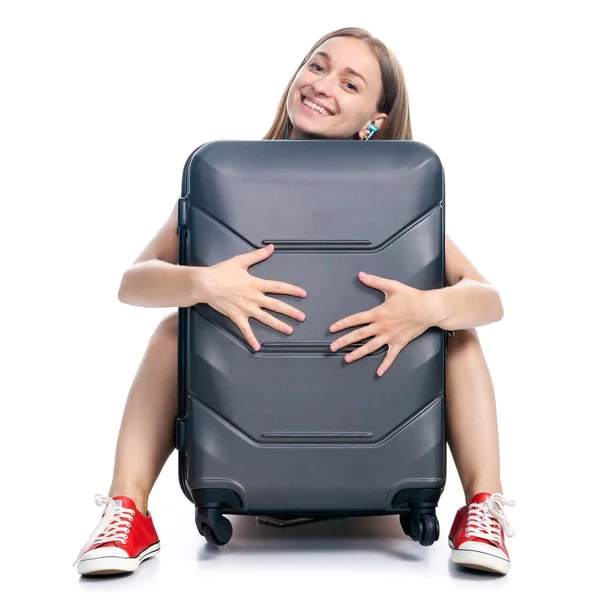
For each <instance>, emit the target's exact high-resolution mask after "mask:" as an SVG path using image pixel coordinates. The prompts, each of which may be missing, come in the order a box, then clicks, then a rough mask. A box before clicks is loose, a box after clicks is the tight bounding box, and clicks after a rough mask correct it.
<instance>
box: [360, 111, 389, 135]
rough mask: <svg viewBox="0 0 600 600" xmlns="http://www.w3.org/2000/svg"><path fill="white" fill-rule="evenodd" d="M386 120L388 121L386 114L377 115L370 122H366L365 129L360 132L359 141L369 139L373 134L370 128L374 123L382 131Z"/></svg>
mask: <svg viewBox="0 0 600 600" xmlns="http://www.w3.org/2000/svg"><path fill="white" fill-rule="evenodd" d="M386 119H387V115H386V114H385V113H377V114H376V115H375V116H374V117H373V118H371V119H369V121H367V122H366V124H365V126H364V127H362V128H361V129H360V130H359V132H358V139H359V140H362V139H364V138H366V137H369V133H371V132H370V131H369V126H370V125H371V123H373V124H374V125H375V127H377V129H381V127H382V126H383V124H384V123H385V120H386ZM375 135H377V134H375Z"/></svg>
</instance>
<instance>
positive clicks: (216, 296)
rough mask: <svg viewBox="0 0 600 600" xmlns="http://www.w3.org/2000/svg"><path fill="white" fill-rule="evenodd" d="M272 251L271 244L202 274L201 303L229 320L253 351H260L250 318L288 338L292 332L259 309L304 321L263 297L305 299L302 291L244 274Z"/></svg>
mask: <svg viewBox="0 0 600 600" xmlns="http://www.w3.org/2000/svg"><path fill="white" fill-rule="evenodd" d="M273 250H274V246H273V244H269V245H268V246H266V247H264V248H259V249H258V250H253V251H252V252H247V253H245V254H239V255H237V256H234V257H233V258H230V259H228V260H225V261H223V262H220V263H217V264H216V265H213V266H211V267H207V268H206V270H205V272H204V275H205V277H204V289H205V292H206V296H207V297H206V300H205V302H206V303H207V304H208V305H209V306H211V307H212V308H214V309H215V310H216V311H218V312H220V313H221V314H223V315H225V316H226V317H229V318H230V319H231V320H232V321H233V322H234V323H235V324H236V325H237V326H238V327H239V329H240V331H241V332H242V334H243V335H244V337H245V338H246V340H247V341H248V343H249V344H250V346H252V348H254V350H256V351H258V350H260V344H259V343H258V340H257V339H256V337H255V336H254V333H253V331H252V328H251V327H250V322H249V318H250V317H254V318H255V319H257V320H258V321H260V322H261V323H264V324H265V325H268V326H269V327H272V328H273V329H277V330H278V331H282V332H283V333H287V334H288V335H289V334H291V333H292V332H293V329H292V327H290V326H289V325H287V324H285V323H283V322H282V321H280V320H279V319H276V318H275V317H274V316H273V315H271V314H269V313H268V312H266V311H264V310H262V309H263V308H268V309H269V310H272V311H275V312H278V313H281V314H283V315H287V316H288V317H292V318H293V319H296V320H298V321H304V319H305V315H304V313H303V312H301V311H299V310H298V309H297V308H294V307H293V306H290V305H289V304H286V303H285V302H282V301H281V300H277V299H276V298H271V297H269V296H266V295H265V294H267V293H271V294H287V295H289V296H298V297H300V298H306V291H305V290H303V289H302V288H300V287H297V286H295V285H291V284H289V283H283V282H281V281H270V280H267V279H260V278H258V277H254V276H253V275H250V273H248V269H249V268H250V267H251V266H252V265H254V264H256V263H259V262H262V261H263V260H266V259H267V258H269V256H271V254H273Z"/></svg>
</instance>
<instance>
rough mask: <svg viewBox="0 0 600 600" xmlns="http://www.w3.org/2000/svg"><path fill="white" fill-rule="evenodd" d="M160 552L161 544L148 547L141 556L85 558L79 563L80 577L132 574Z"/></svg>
mask: <svg viewBox="0 0 600 600" xmlns="http://www.w3.org/2000/svg"><path fill="white" fill-rule="evenodd" d="M159 551H160V542H157V543H156V544H153V545H152V546H148V548H146V549H145V550H144V551H143V552H142V553H141V554H140V555H139V556H135V557H133V558H123V557H121V556H104V557H102V558H88V559H86V558H85V555H84V556H83V557H82V559H81V560H80V561H79V563H77V571H78V572H79V574H80V575H116V574H118V573H131V572H133V571H135V570H136V569H137V568H138V567H139V566H140V564H141V563H142V562H144V561H145V560H147V559H149V558H152V557H153V556H156V555H157V554H158V553H159Z"/></svg>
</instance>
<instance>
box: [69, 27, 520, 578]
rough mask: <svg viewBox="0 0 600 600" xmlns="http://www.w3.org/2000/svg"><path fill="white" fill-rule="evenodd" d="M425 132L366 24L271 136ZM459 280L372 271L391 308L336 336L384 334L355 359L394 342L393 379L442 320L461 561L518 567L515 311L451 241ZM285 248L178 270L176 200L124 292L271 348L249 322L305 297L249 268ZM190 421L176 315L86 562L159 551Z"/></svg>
mask: <svg viewBox="0 0 600 600" xmlns="http://www.w3.org/2000/svg"><path fill="white" fill-rule="evenodd" d="M284 137H285V138H289V139H300V138H337V139H359V140H366V139H369V138H374V139H398V140H410V139H412V132H411V125H410V114H409V106H408V96H407V91H406V85H405V81H404V75H403V72H402V69H401V67H400V65H399V64H398V62H397V60H396V58H395V57H394V55H393V54H392V53H391V52H390V51H389V50H388V49H387V48H386V46H385V45H384V44H383V43H382V42H380V41H379V40H377V39H375V38H373V37H372V36H371V35H370V34H369V33H368V32H366V31H365V30H363V29H357V28H346V29H339V30H336V31H333V32H331V33H329V34H327V35H325V36H324V37H323V38H321V39H320V40H319V41H318V42H317V43H316V44H315V45H314V46H313V48H311V50H310V52H309V53H308V54H307V55H306V57H305V58H304V60H303V61H302V63H301V64H300V67H299V68H298V70H297V71H296V73H295V74H294V76H293V77H292V79H291V80H290V83H289V84H288V86H287V88H286V90H285V92H284V94H283V97H282V99H281V102H280V104H279V107H278V110H277V116H276V119H275V121H274V123H273V125H272V127H271V129H270V130H269V132H268V133H267V135H266V136H265V138H264V139H282V138H284ZM445 248H446V279H447V287H445V288H443V289H440V290H429V291H421V290H416V289H414V288H411V287H408V286H405V285H403V284H401V283H400V282H397V281H393V280H387V279H382V278H379V277H376V276H374V275H365V274H361V275H360V277H361V280H362V282H363V283H364V284H365V285H368V286H371V287H374V288H376V289H379V290H381V291H382V292H384V295H385V301H384V303H383V304H382V305H380V306H378V307H376V308H374V309H372V310H370V311H367V312H365V313H360V314H358V315H348V316H346V317H344V318H342V319H341V320H339V321H338V322H336V323H333V324H332V326H331V331H332V332H337V331H340V332H342V331H343V330H344V329H347V328H348V327H353V326H356V325H364V327H361V328H359V329H356V330H355V331H353V332H352V333H349V334H346V335H342V336H341V337H340V338H338V339H337V340H335V341H334V342H333V343H332V345H331V349H332V351H337V350H339V349H340V348H343V347H344V346H347V345H348V344H352V343H355V342H358V341H361V340H363V339H365V338H369V337H372V338H373V339H372V340H370V341H369V342H368V343H366V344H364V345H363V346H362V347H360V348H359V349H357V350H355V351H354V352H352V353H350V354H347V355H346V357H345V360H346V361H347V362H351V361H352V360H356V359H359V358H361V357H362V356H365V355H366V354H369V353H371V352H374V351H375V350H377V349H378V348H380V347H381V346H383V345H384V344H387V345H388V347H389V350H388V351H387V354H386V357H385V359H384V361H383V362H382V364H381V366H380V367H379V369H378V371H377V373H378V375H380V376H382V375H383V374H384V372H385V371H386V370H387V369H388V368H389V367H390V365H391V364H392V363H393V361H394V360H395V358H396V357H397V356H398V353H399V352H400V351H401V350H402V348H403V347H404V346H406V344H408V343H409V342H410V341H411V340H412V339H414V338H416V337H417V336H419V335H420V334H421V333H423V332H424V331H425V330H427V329H428V328H429V327H432V326H437V327H440V328H443V329H446V330H453V331H455V332H456V335H455V336H454V337H452V338H450V339H449V341H448V353H447V362H446V383H447V388H446V392H447V422H448V444H449V446H450V450H451V453H452V456H453V458H454V460H455V463H456V466H457V470H458V474H459V477H460V480H461V483H462V486H463V489H464V493H465V506H463V507H462V508H460V509H459V510H458V512H457V514H456V518H455V520H454V523H453V525H452V527H451V530H450V535H449V544H450V546H451V548H452V555H451V556H452V560H453V562H455V563H457V564H462V565H464V566H467V567H471V568H475V569H480V570H487V571H493V572H496V573H502V574H504V573H507V572H508V570H509V568H510V559H509V555H508V551H507V550H506V546H505V535H506V536H512V535H514V532H513V530H512V527H511V525H510V524H509V523H508V521H507V519H506V517H505V514H504V511H503V506H504V505H509V506H512V505H513V504H514V503H513V502H512V501H509V500H506V499H505V498H504V497H503V496H502V485H501V482H500V465H499V462H500V461H499V446H498V431H497V420H496V409H495V399H494V390H493V387H492V382H491V379H490V374H489V372H488V369H487V365H486V362H485V359H484V356H483V352H482V350H481V347H480V344H479V339H478V336H477V333H476V330H475V328H476V327H479V326H482V325H486V324H488V323H492V322H494V321H498V320H500V319H501V318H502V316H503V308H502V303H501V301H500V296H499V294H498V292H497V291H496V290H495V289H494V288H493V287H492V286H491V285H490V284H489V283H488V282H487V281H486V280H485V279H484V278H483V277H482V276H481V275H480V273H479V272H478V271H477V269H476V268H475V267H474V266H473V265H472V264H471V262H470V261H469V260H468V259H467V257H466V256H465V255H464V254H463V253H462V252H461V251H460V250H459V249H458V248H457V246H456V245H455V244H454V242H453V241H452V240H451V239H450V238H449V237H446V242H445ZM272 252H273V246H269V247H267V248H261V249H259V250H256V251H254V252H250V253H247V254H243V255H239V256H235V257H233V258H231V259H229V260H226V261H224V262H221V263H218V264H216V265H213V266H210V267H187V266H182V265H178V264H177V262H178V237H177V205H176V206H175V207H174V208H173V211H172V213H171V215H170V217H169V219H168V220H167V222H166V223H165V224H164V225H163V227H162V228H161V229H160V230H159V232H158V233H157V234H156V235H155V237H154V238H153V239H152V240H151V241H150V243H149V244H148V246H147V247H146V248H145V249H144V250H143V252H142V253H141V255H140V256H139V257H138V258H137V260H136V261H135V262H134V264H133V265H132V266H131V267H129V269H128V270H127V271H126V272H125V274H124V275H123V279H122V282H121V287H120V290H119V299H120V300H121V301H122V302H125V303H127V304H131V305H134V306H146V307H167V306H170V307H188V306H193V305H194V304H197V303H207V304H209V305H210V306H211V307H212V308H214V309H215V310H217V311H219V312H221V313H222V314H224V315H226V316H227V317H229V318H230V319H231V320H232V321H233V322H234V323H235V324H236V325H237V326H238V327H239V329H240V330H241V332H242V334H243V335H244V337H245V338H246V340H247V341H248V343H249V344H250V345H251V346H252V347H253V348H254V349H255V350H259V349H260V345H259V343H258V340H257V339H256V337H255V336H254V334H253V332H252V329H251V328H250V324H249V320H248V319H249V318H250V317H253V318H256V319H257V320H259V321H261V322H262V323H265V324H266V325H269V326H270V327H273V328H274V329H277V330H278V331H282V332H285V333H287V334H290V333H292V331H291V330H292V328H291V327H289V326H288V325H286V324H285V323H283V322H282V321H280V320H279V319H277V318H276V317H274V316H273V315H271V314H269V313H267V312H265V311H264V310H262V309H263V308H268V309H270V310H272V311H275V312H278V313H281V314H284V315H287V316H289V317H292V318H294V319H296V320H298V321H302V320H303V319H304V314H303V313H302V312H300V311H299V310H298V309H296V308H293V307H291V306H290V305H288V304H287V303H285V302H282V301H280V300H277V299H274V298H272V297H270V296H266V295H265V294H267V293H277V294H286V295H292V296H299V297H304V296H305V295H306V291H305V290H302V289H301V288H299V287H297V286H295V285H293V284H290V283H285V282H274V281H266V280H263V279H260V278H256V277H253V276H251V275H250V274H249V273H248V271H247V270H248V268H249V267H250V266H251V265H252V264H255V263H257V262H260V261H262V260H266V259H267V258H268V257H269V256H270V255H271V253H272ZM176 417H177V311H174V312H173V313H171V314H170V315H169V316H168V317H166V318H165V319H163V320H162V321H161V323H160V324H159V325H158V327H157V329H156V331H155V332H154V334H153V335H152V337H151V339H150V341H149V343H148V347H147V350H146V352H145V354H144V357H143V359H142V362H141V364H140V367H139V369H138V372H137V374H136V376H135V378H134V381H133V384H132V386H131V389H130V392H129V396H128V399H127V404H126V406H125V411H124V414H123V420H122V424H121V429H120V432H119V438H118V442H117V449H116V457H115V465H114V474H113V480H112V485H111V488H110V490H109V494H108V497H103V496H97V497H96V498H95V499H96V502H97V503H98V505H105V512H104V514H103V517H102V520H101V522H100V524H99V525H98V527H97V528H96V530H95V531H94V532H93V533H92V535H91V537H90V540H89V541H88V543H86V544H85V546H84V547H83V549H82V551H81V553H80V555H79V557H78V559H77V561H76V563H77V564H78V571H79V573H82V574H88V573H95V574H98V573H109V572H110V573H115V572H124V571H133V570H135V569H137V568H138V566H139V564H140V563H141V562H142V561H143V560H145V559H147V558H150V557H151V556H154V555H155V554H157V553H158V551H159V549H160V542H159V540H158V536H157V534H156V530H155V528H154V525H153V522H152V517H151V516H150V514H149V513H148V512H147V503H148V496H149V494H150V491H151V489H152V487H153V485H154V483H155V481H156V479H157V477H158V475H159V473H160V471H161V469H162V467H163V466H164V464H165V462H166V460H167V458H168V457H169V455H170V454H171V452H172V451H173V449H174V439H173V431H174V426H173V424H174V421H175V419H176Z"/></svg>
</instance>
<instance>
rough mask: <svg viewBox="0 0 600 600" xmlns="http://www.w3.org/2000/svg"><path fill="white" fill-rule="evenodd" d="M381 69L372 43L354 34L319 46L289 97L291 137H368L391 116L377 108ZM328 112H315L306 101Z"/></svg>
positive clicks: (332, 39)
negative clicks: (369, 132)
mask: <svg viewBox="0 0 600 600" xmlns="http://www.w3.org/2000/svg"><path fill="white" fill-rule="evenodd" d="M381 86H382V84H381V69H380V67H379V62H378V61H377V59H376V58H375V56H374V55H373V53H372V51H371V49H370V48H369V46H368V45H367V44H366V43H365V42H363V41H362V40H359V39H356V38H352V37H335V38H331V39H329V40H327V41H326V42H324V43H323V44H321V46H319V47H318V48H317V49H316V50H315V52H314V53H313V54H312V56H311V57H310V58H309V60H308V61H307V63H306V64H305V65H304V67H302V69H300V71H299V73H298V75H297V76H296V78H295V79H294V82H293V83H292V87H291V89H290V92H289V94H288V97H287V103H286V107H287V111H288V114H289V116H290V120H291V122H292V128H291V132H290V135H289V137H290V139H300V138H314V137H327V138H338V139H348V138H352V137H354V136H355V135H356V134H357V133H359V134H360V136H361V137H364V136H365V135H368V128H369V125H370V124H371V123H373V122H374V123H375V125H376V126H377V127H378V128H381V125H382V124H383V121H384V120H385V118H386V116H387V115H385V113H380V112H377V100H378V98H379V96H380V95H381ZM307 101H308V102H311V103H314V104H317V105H318V106H320V107H321V109H325V111H326V112H325V113H323V110H314V108H311V106H307V105H306V102H307Z"/></svg>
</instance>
